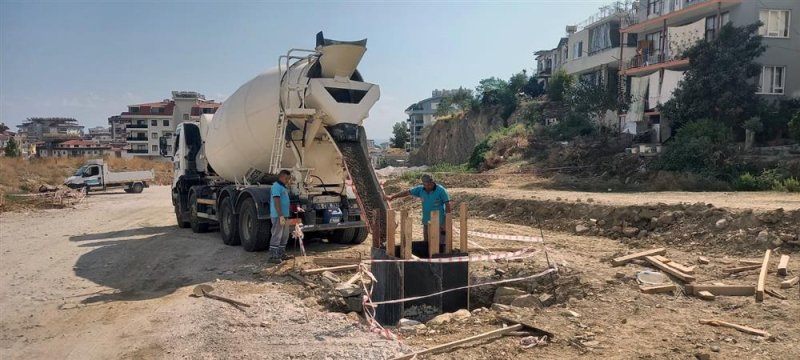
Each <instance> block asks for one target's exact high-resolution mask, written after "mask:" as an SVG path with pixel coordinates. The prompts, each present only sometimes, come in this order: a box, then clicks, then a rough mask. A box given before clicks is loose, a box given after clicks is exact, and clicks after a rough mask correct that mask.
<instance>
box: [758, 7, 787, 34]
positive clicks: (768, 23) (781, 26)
mask: <svg viewBox="0 0 800 360" xmlns="http://www.w3.org/2000/svg"><path fill="white" fill-rule="evenodd" d="M791 15H792V13H791V11H790V10H769V9H763V10H761V11H759V13H758V19H759V20H761V22H762V23H764V24H763V25H761V27H760V28H759V29H758V34H759V35H761V36H765V37H778V38H788V37H789V21H790V20H791V19H790V18H791Z"/></svg>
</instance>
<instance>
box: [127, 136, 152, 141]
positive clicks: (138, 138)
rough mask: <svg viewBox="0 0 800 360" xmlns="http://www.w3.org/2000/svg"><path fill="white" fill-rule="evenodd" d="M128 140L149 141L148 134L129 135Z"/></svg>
mask: <svg viewBox="0 0 800 360" xmlns="http://www.w3.org/2000/svg"><path fill="white" fill-rule="evenodd" d="M125 140H127V141H147V136H128V137H126V138H125Z"/></svg>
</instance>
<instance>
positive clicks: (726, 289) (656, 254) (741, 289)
mask: <svg viewBox="0 0 800 360" xmlns="http://www.w3.org/2000/svg"><path fill="white" fill-rule="evenodd" d="M666 254H667V249H666V248H657V249H651V250H646V251H642V252H638V253H634V254H629V255H625V256H621V257H617V258H614V259H612V260H611V264H612V265H613V266H624V265H628V264H631V263H637V264H639V265H643V266H647V267H651V268H656V269H658V270H660V271H662V272H663V274H666V275H668V276H663V275H662V274H661V273H653V272H651V271H641V272H639V273H637V279H638V280H639V283H640V285H639V289H640V291H641V292H642V293H645V294H658V293H677V292H680V291H682V293H683V294H685V295H687V296H695V297H697V298H699V299H703V300H708V301H713V300H714V299H715V298H716V297H717V296H754V297H755V301H756V302H762V301H764V294H767V295H770V296H772V297H775V298H778V299H781V300H785V299H787V297H786V295H785V294H783V293H782V292H781V291H779V290H777V289H776V288H774V287H772V288H770V287H767V280H768V276H769V274H770V273H775V274H776V275H777V276H778V277H779V282H778V284H779V287H780V288H781V289H789V288H792V287H794V286H796V285H797V284H798V283H800V276H796V275H795V276H793V277H790V271H789V255H781V256H780V259H779V261H778V262H777V265H776V266H775V267H774V268H771V267H770V257H771V255H772V250H766V251H765V252H764V256H763V258H762V259H761V260H739V261H738V262H737V263H736V264H732V263H731V262H730V261H722V260H720V261H716V262H717V263H718V264H723V265H724V267H723V268H722V269H721V272H722V274H723V275H722V277H721V278H718V280H723V278H725V279H726V280H727V279H740V278H743V277H747V276H749V275H753V274H755V273H754V272H755V271H758V272H757V274H758V277H757V279H756V280H755V282H751V283H749V284H747V283H741V282H742V281H737V282H739V284H725V283H722V282H720V281H717V282H713V283H710V284H708V283H705V282H706V281H703V282H704V283H703V284H698V283H697V278H698V276H699V275H708V274H705V273H703V274H701V273H700V270H705V268H706V267H711V266H712V265H715V264H713V262H712V260H710V259H708V258H707V257H704V256H699V257H698V258H697V260H696V264H694V265H691V266H689V265H685V264H682V263H679V262H677V261H674V260H672V259H670V258H668V257H666ZM731 265H732V266H731ZM653 275H662V276H661V277H660V280H661V281H658V279H659V277H658V276H653ZM653 279H656V281H652V280H653ZM673 279H675V280H677V282H678V284H676V283H675V282H673ZM704 280H705V279H704ZM773 283H774V282H773ZM679 284H680V285H682V287H681V286H679ZM700 323H701V324H706V325H713V326H723V327H730V328H733V329H736V330H738V331H741V332H745V333H748V334H754V335H759V336H764V337H770V336H771V335H770V334H769V333H767V332H766V331H763V330H758V329H752V328H749V327H746V326H742V325H737V324H733V323H728V322H725V321H721V320H716V319H701V320H700Z"/></svg>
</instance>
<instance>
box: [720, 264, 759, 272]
mask: <svg viewBox="0 0 800 360" xmlns="http://www.w3.org/2000/svg"><path fill="white" fill-rule="evenodd" d="M760 268H761V264H756V265H745V266H739V267H735V268H728V269H722V272H724V273H726V274H735V273H740V272H742V271H750V270H755V269H760Z"/></svg>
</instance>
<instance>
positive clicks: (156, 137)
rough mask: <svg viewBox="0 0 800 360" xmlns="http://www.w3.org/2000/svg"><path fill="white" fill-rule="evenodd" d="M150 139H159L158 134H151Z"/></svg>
mask: <svg viewBox="0 0 800 360" xmlns="http://www.w3.org/2000/svg"><path fill="white" fill-rule="evenodd" d="M150 138H151V139H158V133H155V132H154V133H150Z"/></svg>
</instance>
